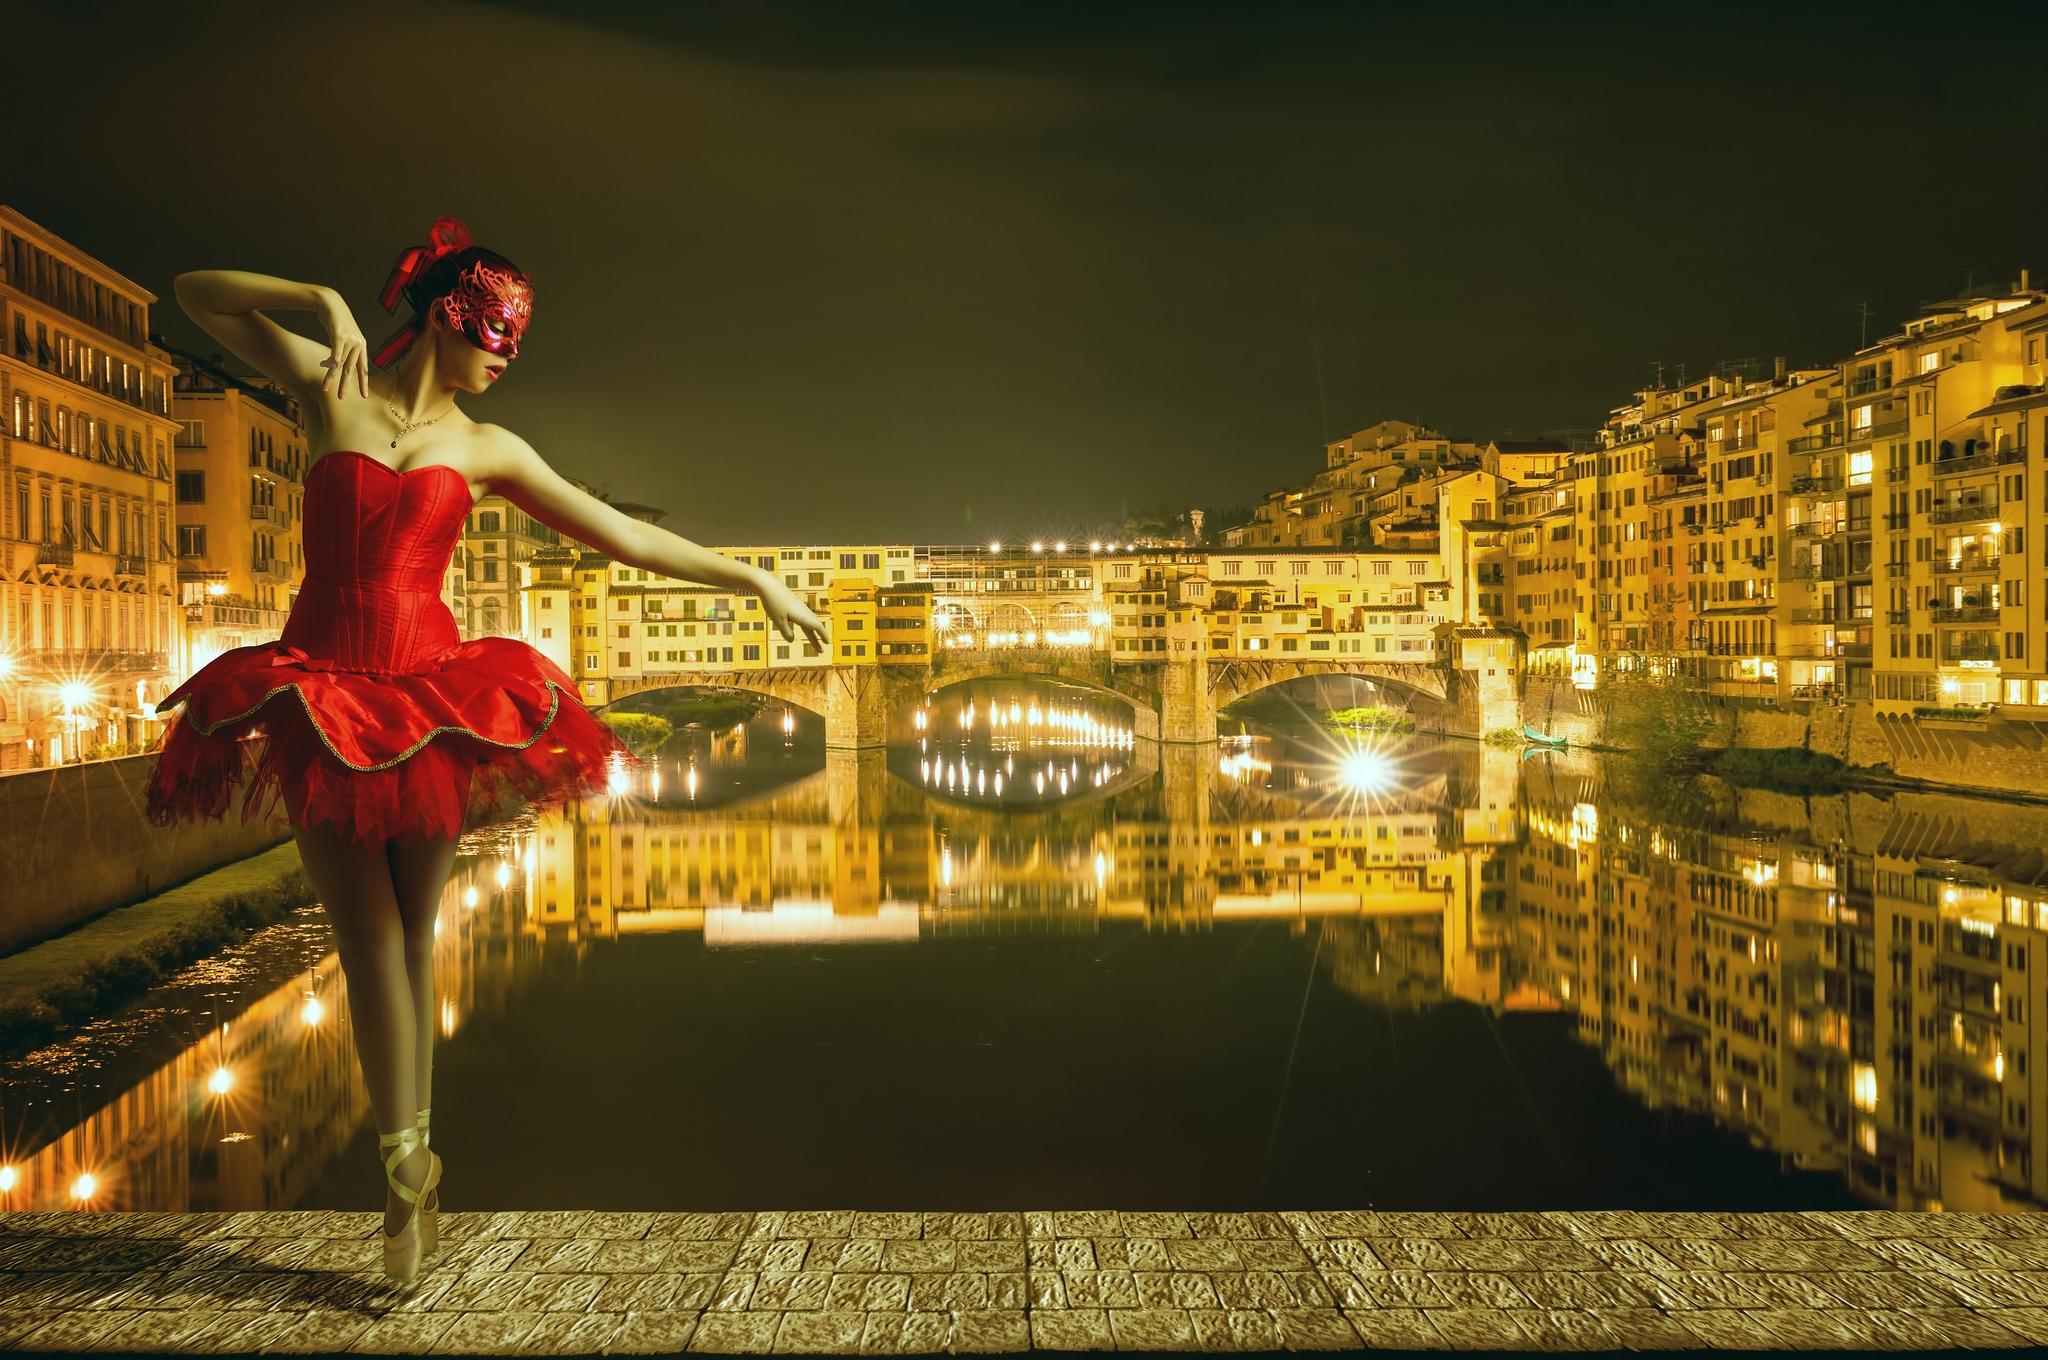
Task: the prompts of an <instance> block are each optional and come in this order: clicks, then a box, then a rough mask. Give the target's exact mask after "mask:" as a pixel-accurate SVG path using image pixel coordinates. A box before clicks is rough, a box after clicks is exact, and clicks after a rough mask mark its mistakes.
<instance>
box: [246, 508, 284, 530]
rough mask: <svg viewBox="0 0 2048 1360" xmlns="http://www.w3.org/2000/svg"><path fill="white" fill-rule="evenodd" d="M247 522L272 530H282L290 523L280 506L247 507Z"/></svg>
mask: <svg viewBox="0 0 2048 1360" xmlns="http://www.w3.org/2000/svg"><path fill="white" fill-rule="evenodd" d="M249 522H250V523H251V524H257V525H265V526H268V527H270V528H274V529H283V528H285V527H287V526H288V525H289V524H290V523H291V520H290V519H289V517H287V516H286V514H285V512H284V507H283V506H281V505H251V506H250V507H249Z"/></svg>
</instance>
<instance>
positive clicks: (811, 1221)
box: [776, 1209, 853, 1237]
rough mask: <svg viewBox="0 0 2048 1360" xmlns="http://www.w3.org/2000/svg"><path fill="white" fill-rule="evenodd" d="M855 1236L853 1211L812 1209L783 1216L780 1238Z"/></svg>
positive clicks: (778, 1233) (779, 1232)
mask: <svg viewBox="0 0 2048 1360" xmlns="http://www.w3.org/2000/svg"><path fill="white" fill-rule="evenodd" d="M852 1235H853V1210H851V1209H812V1210H797V1211H793V1212H791V1213H787V1214H784V1215H783V1218H782V1226H781V1227H780V1228H779V1229H778V1230H777V1232H776V1236H778V1237H850V1236H852Z"/></svg>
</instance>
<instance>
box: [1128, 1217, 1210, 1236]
mask: <svg viewBox="0 0 2048 1360" xmlns="http://www.w3.org/2000/svg"><path fill="white" fill-rule="evenodd" d="M1117 1218H1118V1220H1119V1222H1120V1223H1121V1224H1122V1226H1123V1230H1124V1232H1126V1233H1127V1234H1129V1235H1130V1236H1132V1237H1193V1236H1194V1232H1193V1230H1192V1229H1190V1228H1189V1227H1188V1216H1187V1215H1186V1214H1172V1213H1122V1214H1119V1215H1117Z"/></svg>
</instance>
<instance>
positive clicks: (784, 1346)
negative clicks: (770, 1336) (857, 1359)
mask: <svg viewBox="0 0 2048 1360" xmlns="http://www.w3.org/2000/svg"><path fill="white" fill-rule="evenodd" d="M866 1324H867V1315H866V1314H865V1313H862V1312H859V1311H857V1310H854V1309H841V1310H838V1311H835V1312H826V1311H823V1310H818V1309H814V1310H810V1311H806V1312H796V1313H784V1314H783V1315H782V1324H781V1326H780V1327H779V1328H777V1330H776V1333H775V1341H774V1345H773V1349H774V1350H776V1351H777V1352H793V1353H796V1354H807V1355H830V1354H834V1353H845V1352H848V1351H852V1350H855V1349H857V1348H858V1347H859V1345H860V1336H861V1329H862V1328H863V1327H864V1326H866Z"/></svg>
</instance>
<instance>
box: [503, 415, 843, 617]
mask: <svg viewBox="0 0 2048 1360" xmlns="http://www.w3.org/2000/svg"><path fill="white" fill-rule="evenodd" d="M484 432H485V433H486V435H487V438H486V439H485V440H484V441H483V443H482V444H481V445H480V447H481V448H482V449H483V450H485V451H484V452H483V454H482V456H481V457H479V458H478V459H477V461H476V464H475V466H474V468H473V474H472V475H473V476H474V478H475V480H477V481H479V482H481V483H483V484H484V486H486V487H487V488H489V489H490V490H491V491H494V492H496V493H497V494H498V495H500V496H503V497H504V498H505V499H506V500H508V501H510V502H512V503H513V504H514V505H516V506H518V507H519V508H520V509H522V510H524V511H526V512H527V513H528V514H530V515H532V516H533V517H534V518H535V519H537V520H539V521H540V522H541V523H542V524H545V525H547V526H549V527H550V528H552V529H556V530H559V531H560V532H562V533H565V534H567V535H569V536H570V537H571V538H574V539H576V540H577V541H578V542H581V543H587V544H589V545H590V546H591V547H593V548H595V549H597V550H598V551H599V552H601V553H604V554H605V555H606V556H607V557H612V558H616V559H617V560H618V561H621V562H624V563H626V564H627V565H629V566H635V567H644V568H646V569H647V570H648V571H655V572H660V573H661V574H662V575H663V576H672V577H676V578H677V579H679V580H684V581H701V582H702V583H704V584H705V585H711V586H724V587H727V588H730V589H736V590H748V591H752V592H753V593H754V594H756V595H758V596H760V597H761V608H762V609H763V610H764V611H765V612H766V613H767V615H768V619H769V621H770V622H771V623H773V624H774V625H775V629H776V631H777V632H779V633H780V634H782V637H783V640H784V641H793V640H795V638H796V635H797V633H799V632H801V633H803V635H804V636H805V637H806V638H807V639H808V640H809V641H810V642H811V644H812V645H813V646H815V647H817V648H818V649H819V650H820V651H824V650H825V649H826V647H827V642H828V639H827V638H826V634H825V625H824V623H823V622H822V621H821V620H820V619H819V618H818V616H817V615H816V614H814V613H812V612H811V609H810V607H809V606H808V605H806V604H805V603H804V602H803V601H802V600H799V599H798V598H797V597H796V595H795V593H794V592H792V591H791V590H790V589H789V588H788V587H787V586H785V585H783V584H782V582H781V581H779V580H777V579H776V578H775V577H774V576H773V575H771V574H770V573H768V572H765V571H762V570H761V569H760V568H759V567H755V566H751V565H749V564H747V563H744V562H735V561H734V560H733V559H731V558H730V557H726V556H724V555H723V554H720V553H715V552H713V551H711V550H710V549H709V548H705V547H700V546H699V545H698V544H695V543H692V542H691V541H690V540H689V539H687V538H684V537H683V536H682V535H680V534H673V533H670V532H669V531H668V530H666V529H663V528H661V527H660V526H658V525H654V524H649V523H648V522H647V521H645V520H639V519H634V518H633V517H632V516H631V515H628V514H626V513H625V512H624V511H622V510H620V509H618V507H616V506H613V505H608V504H606V503H605V502H604V501H601V500H599V499H598V498H597V497H595V496H593V495H591V494H590V493H589V492H587V491H582V490H579V489H578V488H577V487H575V486H574V485H572V484H571V483H570V482H569V480H568V479H567V478H565V477H563V476H562V475H561V474H560V473H558V472H556V471H555V470H554V469H553V468H551V467H549V466H548V465H547V462H546V461H545V460H544V459H543V458H542V457H541V456H540V455H539V454H538V453H536V452H534V449H533V446H532V445H531V444H529V443H527V442H526V441H525V440H524V439H521V438H520V437H519V436H518V435H516V434H514V433H512V432H511V431H510V430H507V429H505V428H504V427H502V426H498V425H489V426H485V427H484Z"/></svg>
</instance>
